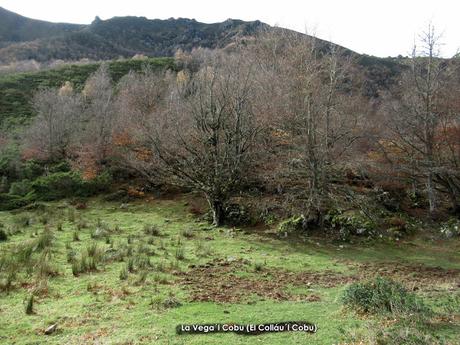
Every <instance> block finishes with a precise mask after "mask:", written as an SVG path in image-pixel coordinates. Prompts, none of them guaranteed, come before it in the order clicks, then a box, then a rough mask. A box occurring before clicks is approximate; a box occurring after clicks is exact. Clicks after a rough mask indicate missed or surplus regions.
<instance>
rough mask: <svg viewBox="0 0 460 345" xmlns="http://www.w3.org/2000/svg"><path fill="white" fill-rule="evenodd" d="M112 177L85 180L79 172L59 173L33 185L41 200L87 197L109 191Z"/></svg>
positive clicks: (36, 181) (106, 175) (42, 178)
mask: <svg viewBox="0 0 460 345" xmlns="http://www.w3.org/2000/svg"><path fill="white" fill-rule="evenodd" d="M110 183H111V177H110V175H109V174H108V173H103V174H101V175H99V176H97V177H96V178H95V179H93V180H89V181H86V180H83V179H82V178H81V176H80V174H78V173H77V172H57V173H52V174H49V175H47V176H42V177H39V178H38V179H36V180H35V181H34V182H33V183H32V188H33V189H34V191H35V193H36V194H37V198H38V199H40V200H57V199H62V198H66V197H75V196H80V197H87V196H91V195H95V194H97V193H101V192H104V191H106V190H108V188H109V187H110Z"/></svg>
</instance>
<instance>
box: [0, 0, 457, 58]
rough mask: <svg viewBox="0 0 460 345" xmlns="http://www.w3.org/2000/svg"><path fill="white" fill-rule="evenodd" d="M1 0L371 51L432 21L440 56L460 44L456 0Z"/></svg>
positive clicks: (42, 15) (77, 15)
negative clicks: (190, 22) (240, 24)
mask: <svg viewBox="0 0 460 345" xmlns="http://www.w3.org/2000/svg"><path fill="white" fill-rule="evenodd" d="M0 6H1V7H4V8H6V9H8V10H10V11H13V12H17V13H19V14H21V15H24V16H26V17H31V18H35V19H42V20H47V21H52V22H70V23H81V24H87V23H90V22H91V21H92V20H93V19H94V17H95V16H96V15H98V16H99V17H101V19H108V18H111V17H114V16H127V15H132V16H144V17H147V18H150V19H154V18H160V19H167V18H170V17H174V18H177V17H184V18H195V19H196V20H198V21H201V22H205V23H212V22H220V21H224V20H226V19H227V18H233V19H243V20H256V19H259V20H261V21H263V22H265V23H268V24H271V25H279V26H282V27H287V28H290V29H294V30H297V31H301V32H305V28H306V27H307V28H308V30H309V31H310V32H311V31H315V32H316V35H317V36H318V37H320V38H324V39H327V40H331V41H333V42H335V43H338V44H340V45H343V46H345V47H347V48H350V49H352V50H354V51H357V52H359V53H366V54H372V55H376V56H396V55H399V54H401V55H407V54H408V53H409V51H410V49H411V46H412V44H413V42H414V37H415V36H416V34H417V33H418V32H420V31H422V30H423V29H424V28H425V27H426V26H427V24H428V23H429V22H430V21H431V22H433V23H434V24H435V27H436V29H437V31H439V32H442V33H443V37H442V42H443V43H444V46H443V47H442V55H443V56H446V57H450V56H452V55H454V54H455V53H456V52H457V51H458V49H459V48H460V1H458V0H457V1H455V0H450V1H449V0H431V1H426V0H384V1H383V0H379V1H372V0H315V1H312V0H304V1H295V0H279V1H271V0H265V1H262V0H226V1H217V0H215V1H209V0H208V1H205V0H201V1H200V0H194V1H193V0H173V1H165V0H161V1H155V0H150V1H148V0H146V1H139V0H130V1H126V0H123V1H115V0H99V1H98V0H77V1H63V0H60V1H59V0H56V1H52V0H0Z"/></svg>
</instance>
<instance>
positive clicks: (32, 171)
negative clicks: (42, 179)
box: [22, 159, 45, 180]
mask: <svg viewBox="0 0 460 345" xmlns="http://www.w3.org/2000/svg"><path fill="white" fill-rule="evenodd" d="M44 173H45V166H44V165H43V164H41V163H40V162H37V161H36V160H33V159H30V160H28V161H26V162H25V163H24V166H23V168H22V175H23V176H22V177H23V178H25V179H28V180H35V179H36V178H37V177H39V176H42V175H43V174H44Z"/></svg>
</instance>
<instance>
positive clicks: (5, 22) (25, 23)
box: [0, 7, 84, 47]
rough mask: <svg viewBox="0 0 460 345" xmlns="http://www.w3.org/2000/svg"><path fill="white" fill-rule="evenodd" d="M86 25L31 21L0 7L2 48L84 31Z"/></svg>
mask: <svg viewBox="0 0 460 345" xmlns="http://www.w3.org/2000/svg"><path fill="white" fill-rule="evenodd" d="M83 27H84V25H77V24H64V23H49V22H45V21H41V20H35V19H29V18H26V17H23V16H21V15H19V14H16V13H14V12H11V11H8V10H6V9H4V8H2V7H0V47H2V46H3V47H4V46H7V45H9V44H14V43H17V42H26V41H33V40H36V39H40V38H46V37H51V36H60V35H63V34H67V33H70V32H75V31H78V30H80V29H82V28H83Z"/></svg>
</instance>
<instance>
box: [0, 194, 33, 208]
mask: <svg viewBox="0 0 460 345" xmlns="http://www.w3.org/2000/svg"><path fill="white" fill-rule="evenodd" d="M33 199H34V197H33V195H32V194H28V195H26V196H25V197H21V196H19V195H10V194H5V193H3V194H0V211H8V210H14V209H16V208H20V207H23V206H25V205H27V204H28V203H29V202H32V201H33Z"/></svg>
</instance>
